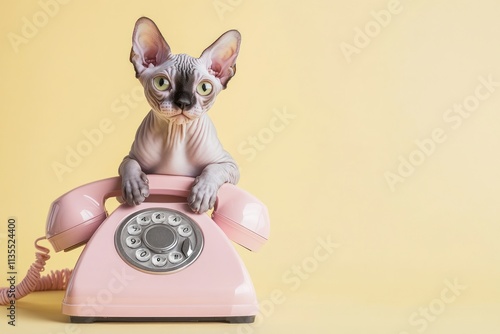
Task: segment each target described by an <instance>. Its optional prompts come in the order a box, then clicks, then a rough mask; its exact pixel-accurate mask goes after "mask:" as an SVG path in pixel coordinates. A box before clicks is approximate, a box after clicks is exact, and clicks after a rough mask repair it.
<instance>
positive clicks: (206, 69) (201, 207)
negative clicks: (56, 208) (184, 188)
mask: <svg viewBox="0 0 500 334" xmlns="http://www.w3.org/2000/svg"><path fill="white" fill-rule="evenodd" d="M239 44H240V34H239V33H238V32H237V31H235V30H230V31H228V32H226V33H225V34H223V35H222V36H221V37H220V38H219V39H217V40H216V41H215V42H214V43H213V44H212V45H210V46H209V47H208V48H207V49H206V50H205V51H203V53H202V55H201V56H200V57H199V58H193V57H190V56H188V55H185V54H172V53H171V52H170V47H169V46H168V44H167V43H166V42H165V40H164V39H163V37H162V35H161V33H160V32H159V30H158V28H157V27H156V25H155V24H154V23H153V21H151V20H149V19H147V18H140V19H139V20H138V21H137V23H136V26H135V29H134V33H133V38H132V51H131V55H130V60H131V62H132V63H133V65H134V68H135V71H136V77H137V78H138V79H139V81H140V82H141V83H142V85H143V86H144V93H145V95H146V98H147V100H148V102H149V104H150V105H151V108H152V110H151V111H150V112H149V113H148V114H147V115H146V117H145V118H144V120H143V121H142V123H141V125H140V126H139V128H138V130H137V133H136V136H135V140H134V142H133V144H132V147H131V150H130V153H129V154H128V155H127V156H126V157H125V158H124V159H123V161H122V163H121V165H120V167H119V174H120V176H121V177H122V197H123V199H124V200H125V201H126V202H127V203H128V204H130V205H135V204H140V203H142V202H143V201H144V200H145V199H146V198H147V197H148V196H149V186H148V179H147V176H146V174H168V175H183V176H191V177H195V182H194V184H193V187H192V189H191V192H190V195H189V197H188V199H187V200H188V204H189V206H190V207H191V209H192V210H193V211H194V212H197V213H202V212H205V211H207V210H209V209H211V208H212V207H213V206H214V203H215V199H216V196H217V191H218V189H219V187H220V186H221V185H222V184H224V183H226V182H229V183H233V184H236V183H237V182H238V179H239V170H238V166H237V164H236V162H235V161H234V160H233V158H232V157H231V155H230V154H229V153H228V152H226V151H225V150H224V149H223V147H222V145H221V143H220V141H219V139H218V137H217V132H216V130H215V127H214V125H213V123H212V121H211V120H210V118H209V117H208V115H207V111H208V110H209V109H210V107H211V106H212V105H213V103H214V101H215V97H216V96H217V94H218V93H219V92H220V91H222V90H223V89H225V88H226V85H227V82H228V81H229V80H230V79H231V77H232V76H233V75H234V74H235V71H236V65H235V61H236V57H237V55H238V51H239Z"/></svg>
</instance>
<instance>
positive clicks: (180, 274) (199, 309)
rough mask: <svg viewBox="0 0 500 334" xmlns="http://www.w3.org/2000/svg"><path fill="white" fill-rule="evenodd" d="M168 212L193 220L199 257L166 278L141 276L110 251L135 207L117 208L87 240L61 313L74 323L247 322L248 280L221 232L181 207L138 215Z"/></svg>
mask: <svg viewBox="0 0 500 334" xmlns="http://www.w3.org/2000/svg"><path fill="white" fill-rule="evenodd" d="M162 207H163V208H169V209H173V210H177V211H181V212H183V213H184V214H186V215H188V216H189V217H190V218H192V219H193V220H195V221H196V222H197V224H198V226H199V227H200V229H201V231H202V233H203V239H204V245H203V249H202V252H201V254H200V255H199V257H198V258H197V259H196V261H195V262H193V263H192V264H191V265H189V266H188V267H186V268H184V269H181V270H179V271H176V272H171V273H150V272H143V271H140V270H138V269H136V268H134V267H131V266H130V265H128V264H127V263H125V262H124V261H123V260H122V259H121V257H120V255H119V254H118V253H117V251H116V249H115V245H114V236H115V231H116V229H117V227H118V226H119V224H120V223H121V222H122V221H123V220H124V219H125V218H126V217H127V216H129V215H130V214H133V213H134V212H135V211H136V210H137V207H130V206H128V205H121V206H120V207H118V208H117V209H116V210H115V211H114V212H113V214H112V215H110V217H109V218H108V219H107V220H106V221H105V222H104V223H103V224H102V225H101V226H100V227H99V228H98V230H97V231H96V233H95V234H94V236H92V238H91V239H90V240H89V242H88V243H87V245H86V246H85V249H84V250H83V252H82V254H81V255H80V258H79V260H78V263H77V265H76V267H75V270H74V273H73V276H72V278H71V280H70V282H69V285H68V289H67V291H66V295H65V298H64V300H63V307H62V311H63V313H64V314H66V315H70V316H79V317H100V318H106V317H118V318H141V317H143V318H150V317H160V318H164V317H172V318H176V317H188V318H207V317H208V318H210V317H228V316H251V315H256V314H257V312H258V302H257V298H256V295H255V290H254V287H253V284H252V282H251V279H250V276H249V274H248V272H247V270H246V268H245V266H244V265H243V263H242V261H241V259H240V257H239V256H238V254H237V252H236V250H235V249H234V247H233V246H232V244H231V242H230V241H229V239H228V238H227V237H226V236H225V235H224V233H223V232H222V230H221V229H220V228H218V227H217V225H216V224H214V223H213V221H212V220H211V219H210V217H209V216H208V215H205V214H202V215H200V214H194V213H191V212H190V210H189V208H188V206H187V204H186V203H150V202H147V203H142V204H141V205H139V206H138V208H140V209H147V208H162Z"/></svg>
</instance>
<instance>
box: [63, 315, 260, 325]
mask: <svg viewBox="0 0 500 334" xmlns="http://www.w3.org/2000/svg"><path fill="white" fill-rule="evenodd" d="M70 320H71V322H72V323H78V324H91V323H94V322H227V323H230V324H243V323H252V322H254V320H255V316H254V315H249V316H233V317H165V318H163V317H143V318H142V317H79V316H70Z"/></svg>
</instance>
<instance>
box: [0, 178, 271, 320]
mask: <svg viewBox="0 0 500 334" xmlns="http://www.w3.org/2000/svg"><path fill="white" fill-rule="evenodd" d="M148 179H149V188H150V194H151V195H167V196H175V197H183V198H186V197H187V196H188V194H189V190H190V189H191V186H192V184H193V181H194V179H193V178H190V177H180V176H169V175H148ZM120 194H121V180H120V178H119V177H113V178H108V179H103V180H100V181H96V182H92V183H89V184H86V185H83V186H80V187H78V188H76V189H74V190H72V191H69V192H68V193H66V194H64V195H63V196H61V197H59V198H58V199H56V200H55V201H54V202H53V203H52V205H51V208H50V210H49V214H48V217H47V231H46V239H47V240H48V241H49V242H50V243H51V244H52V246H53V248H54V249H55V251H56V252H59V251H61V250H65V251H68V250H71V249H73V248H75V247H77V246H79V245H82V244H85V243H86V245H85V248H84V249H83V251H82V253H81V255H80V257H79V259H78V262H77V264H76V266H75V269H74V270H73V273H72V274H71V278H70V279H69V282H68V281H67V280H68V277H67V276H69V273H68V271H65V272H63V273H62V274H61V275H54V276H64V277H52V278H50V277H49V278H47V277H43V278H42V279H39V280H40V282H38V283H39V284H37V288H34V287H30V288H27V287H25V286H23V284H20V288H21V289H20V290H27V291H28V292H29V291H34V290H45V289H48V288H43V286H47V285H51V286H52V287H55V286H61V284H62V285H63V288H66V294H65V297H64V300H63V307H62V311H63V313H64V314H67V315H69V316H70V318H71V321H72V322H94V321H124V320H125V321H158V320H160V321H171V320H173V321H193V320H194V321H205V320H209V321H226V322H252V321H253V320H254V318H255V315H256V314H257V311H258V303H257V298H256V295H255V291H254V288H253V284H252V282H251V279H250V276H249V274H248V272H247V270H246V268H245V266H244V265H243V262H242V261H241V259H240V258H239V256H238V254H237V252H236V250H235V249H234V248H233V247H232V245H231V242H230V241H229V240H232V241H234V242H236V243H238V244H240V245H242V246H244V247H245V248H248V249H249V250H253V251H256V250H258V249H259V248H260V247H261V246H262V245H263V243H264V242H265V241H266V240H267V238H268V236H269V217H268V212H267V208H266V206H265V205H264V204H262V203H261V202H260V201H259V200H258V199H256V198H255V197H254V196H252V195H251V194H249V193H247V192H245V191H243V190H241V189H239V188H237V187H236V186H234V185H232V184H224V185H223V186H221V187H220V189H219V191H218V195H217V200H216V204H215V206H214V210H213V212H212V215H211V218H212V219H211V218H210V217H209V216H208V215H206V214H195V213H193V212H191V210H190V209H189V208H188V206H187V203H185V202H160V201H158V200H157V199H153V200H151V201H146V202H144V203H142V204H140V205H137V206H129V205H127V204H121V205H120V206H118V208H117V209H116V210H114V211H113V212H112V213H111V214H110V215H108V214H107V212H106V210H105V207H104V204H105V200H106V199H107V198H110V197H117V196H120ZM150 198H154V196H150ZM214 222H215V223H214ZM39 240H40V239H38V240H37V242H38V241H39ZM35 245H36V246H37V248H38V249H39V250H40V251H41V252H40V253H37V262H36V263H35V264H34V265H33V266H32V268H31V269H30V271H29V272H28V276H30V275H31V276H36V275H35V274H37V273H33V270H32V269H33V267H37V268H38V267H41V266H42V267H43V264H44V263H45V260H46V259H47V258H48V255H47V253H48V250H47V249H45V248H43V247H41V246H38V245H37V243H36V244H35ZM37 270H38V275H39V271H40V269H37ZM35 271H36V270H35ZM63 274H64V275H63ZM43 279H45V282H42V281H43ZM29 281H30V282H32V281H34V279H33V278H31V279H30V280H29ZM47 281H50V282H49V283H47ZM40 283H41V284H40ZM40 286H42V287H40ZM30 289H31V290H30ZM2 295H4V296H2ZM6 295H7V294H6V291H5V290H4V291H2V290H0V302H3V301H5V299H6ZM2 297H3V298H2ZM16 297H18V295H16ZM19 297H22V294H20V295H19Z"/></svg>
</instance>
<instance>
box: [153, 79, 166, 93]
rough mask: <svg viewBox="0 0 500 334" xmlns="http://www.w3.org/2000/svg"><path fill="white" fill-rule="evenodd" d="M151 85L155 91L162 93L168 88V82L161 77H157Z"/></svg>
mask: <svg viewBox="0 0 500 334" xmlns="http://www.w3.org/2000/svg"><path fill="white" fill-rule="evenodd" d="M153 84H154V86H155V88H156V89H158V90H161V91H164V90H167V89H168V88H169V87H170V82H168V80H167V78H165V77H163V76H159V77H156V78H154V79H153Z"/></svg>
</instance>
